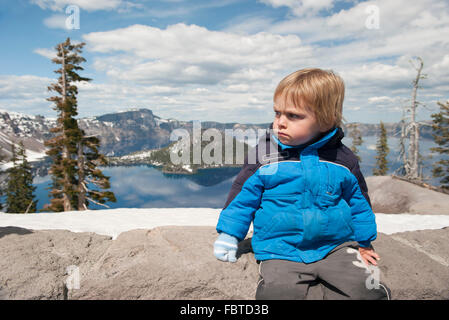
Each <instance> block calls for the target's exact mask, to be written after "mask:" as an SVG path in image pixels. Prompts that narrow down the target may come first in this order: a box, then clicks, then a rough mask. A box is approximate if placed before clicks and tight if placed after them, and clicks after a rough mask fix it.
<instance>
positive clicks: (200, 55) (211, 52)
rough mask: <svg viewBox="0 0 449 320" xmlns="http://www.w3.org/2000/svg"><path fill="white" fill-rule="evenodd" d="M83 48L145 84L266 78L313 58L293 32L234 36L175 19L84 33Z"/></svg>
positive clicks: (117, 74)
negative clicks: (166, 23)
mask: <svg viewBox="0 0 449 320" xmlns="http://www.w3.org/2000/svg"><path fill="white" fill-rule="evenodd" d="M84 40H85V41H86V42H87V47H86V48H87V49H88V50H90V51H93V52H100V53H108V54H109V56H107V57H105V58H102V59H97V60H96V61H95V68H97V70H101V71H104V72H106V73H107V74H108V75H109V76H111V77H113V78H120V79H122V80H127V81H136V82H139V83H151V84H176V83H177V84H202V85H204V84H209V85H217V84H227V85H232V84H241V83H242V81H252V82H258V81H259V82H260V81H261V82H266V81H267V78H268V77H270V76H275V75H276V73H277V72H280V71H284V70H291V68H295V67H297V66H301V65H304V64H305V63H306V62H307V61H310V60H313V57H312V54H311V50H310V47H307V46H304V45H303V44H302V42H301V39H300V38H299V37H298V36H295V35H286V36H280V35H274V34H270V33H258V34H255V35H238V34H234V33H230V32H219V31H209V30H208V29H206V28H203V27H199V26H196V25H185V24H176V25H171V26H168V27H167V28H166V29H159V28H154V27H150V26H145V25H133V26H130V27H127V28H123V29H117V30H112V31H106V32H93V33H89V34H86V35H84Z"/></svg>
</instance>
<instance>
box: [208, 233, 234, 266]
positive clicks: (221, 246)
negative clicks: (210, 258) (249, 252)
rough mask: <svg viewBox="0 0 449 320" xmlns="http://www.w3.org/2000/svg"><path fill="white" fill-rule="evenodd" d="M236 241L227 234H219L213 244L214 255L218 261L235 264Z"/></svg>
mask: <svg viewBox="0 0 449 320" xmlns="http://www.w3.org/2000/svg"><path fill="white" fill-rule="evenodd" d="M238 242H239V241H238V239H237V238H236V237H233V236H231V235H229V234H227V233H224V232H222V233H220V235H219V236H218V238H217V240H215V243H214V255H215V257H216V258H217V259H218V260H221V261H229V262H236V261H237V258H236V256H235V255H236V254H237V244H238Z"/></svg>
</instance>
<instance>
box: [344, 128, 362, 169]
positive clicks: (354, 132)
mask: <svg viewBox="0 0 449 320" xmlns="http://www.w3.org/2000/svg"><path fill="white" fill-rule="evenodd" d="M347 126H348V128H349V129H350V131H349V137H350V138H351V139H352V145H351V151H352V152H354V154H355V156H356V157H357V160H358V161H359V162H362V158H360V156H359V149H358V148H357V147H358V146H361V145H362V143H363V139H362V136H361V134H360V130H359V126H358V124H357V123H351V124H348V125H347Z"/></svg>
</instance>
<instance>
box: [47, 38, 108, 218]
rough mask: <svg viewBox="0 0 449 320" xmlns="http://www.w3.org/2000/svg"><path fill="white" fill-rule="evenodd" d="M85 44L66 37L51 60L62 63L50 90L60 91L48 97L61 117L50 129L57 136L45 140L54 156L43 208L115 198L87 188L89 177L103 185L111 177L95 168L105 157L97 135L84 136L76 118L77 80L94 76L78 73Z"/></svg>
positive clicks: (73, 206) (82, 205) (59, 208)
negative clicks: (47, 196) (50, 183)
mask: <svg viewBox="0 0 449 320" xmlns="http://www.w3.org/2000/svg"><path fill="white" fill-rule="evenodd" d="M84 45H85V43H84V42H83V43H80V44H76V45H75V44H71V43H70V38H67V40H66V41H65V42H63V43H60V44H58V45H57V46H56V47H55V49H56V51H57V58H54V59H53V60H52V61H53V62H54V63H56V64H60V65H61V67H60V68H59V69H57V70H56V71H55V73H58V74H60V77H59V79H58V83H54V84H52V85H51V86H50V87H48V90H49V91H55V92H57V93H58V94H59V95H58V96H54V97H51V98H48V99H47V100H49V101H52V102H54V103H55V107H54V110H56V111H57V112H58V119H57V126H56V127H55V128H52V129H50V131H51V132H53V133H55V134H56V136H55V137H53V138H51V139H49V140H47V141H45V145H46V146H47V147H49V150H48V151H47V155H49V156H50V157H51V158H52V160H53V164H52V166H51V168H50V170H49V173H50V174H51V175H52V186H51V187H50V188H49V189H51V190H50V197H51V198H52V199H51V200H50V202H51V203H50V205H46V206H44V208H43V210H51V211H71V210H85V209H86V208H87V200H91V201H93V202H96V203H98V204H102V203H104V202H105V201H106V200H105V198H106V199H108V200H110V201H115V197H114V195H113V193H112V192H103V193H102V192H99V191H96V190H88V188H87V186H86V180H88V179H90V180H92V182H94V184H97V185H99V186H100V187H102V188H109V187H110V185H109V183H108V179H109V177H105V176H104V175H103V174H102V173H101V171H100V170H99V169H98V168H96V166H97V165H99V164H101V157H102V156H101V155H100V154H98V147H99V141H98V139H97V138H95V139H97V140H95V139H93V138H90V137H85V134H84V131H83V130H81V129H80V128H79V126H78V121H77V120H76V119H75V116H76V115H78V112H77V97H76V96H77V94H78V88H77V87H76V85H75V84H76V83H77V82H80V81H90V80H91V79H89V78H85V77H81V76H80V75H79V74H78V73H77V71H78V70H84V69H83V68H82V67H81V66H80V64H81V63H82V62H85V61H86V60H85V59H84V58H83V57H81V56H80V55H79V54H81V52H82V48H83V46H84ZM85 149H87V150H85ZM89 150H93V151H92V152H89ZM85 151H87V153H85ZM92 198H93V199H92Z"/></svg>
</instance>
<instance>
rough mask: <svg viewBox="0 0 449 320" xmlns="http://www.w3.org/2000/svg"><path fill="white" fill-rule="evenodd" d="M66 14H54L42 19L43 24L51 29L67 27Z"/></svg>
mask: <svg viewBox="0 0 449 320" xmlns="http://www.w3.org/2000/svg"><path fill="white" fill-rule="evenodd" d="M66 20H67V16H65V15H63V14H54V15H52V16H50V17H48V18H45V19H44V25H45V26H47V27H48V28H52V29H67V26H66Z"/></svg>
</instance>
